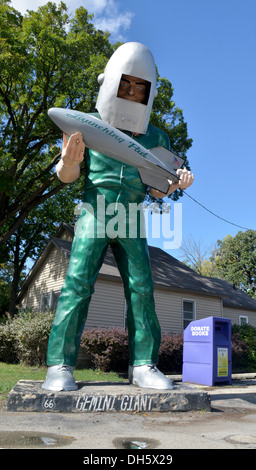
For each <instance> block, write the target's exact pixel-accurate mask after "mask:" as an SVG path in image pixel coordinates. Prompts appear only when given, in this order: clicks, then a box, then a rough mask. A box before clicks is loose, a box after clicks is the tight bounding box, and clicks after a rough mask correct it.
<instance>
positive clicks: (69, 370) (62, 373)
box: [42, 364, 78, 392]
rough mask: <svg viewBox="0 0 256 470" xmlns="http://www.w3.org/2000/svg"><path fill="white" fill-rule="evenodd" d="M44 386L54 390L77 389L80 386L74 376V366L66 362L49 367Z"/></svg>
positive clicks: (46, 388)
mask: <svg viewBox="0 0 256 470" xmlns="http://www.w3.org/2000/svg"><path fill="white" fill-rule="evenodd" d="M42 388H44V389H45V390H52V391H54V392H60V391H62V390H67V391H70V390H77V389H78V386H77V385H76V382H75V379H74V377H73V367H70V366H66V365H65V364H61V365H58V366H50V367H48V371H47V376H46V379H45V382H44V383H43V385H42Z"/></svg>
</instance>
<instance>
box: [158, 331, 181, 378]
mask: <svg viewBox="0 0 256 470" xmlns="http://www.w3.org/2000/svg"><path fill="white" fill-rule="evenodd" d="M182 361H183V335H181V334H180V335H178V334H174V333H165V334H163V335H162V341H161V346H160V350H159V361H158V367H159V369H160V370H161V372H165V373H176V374H181V373H182Z"/></svg>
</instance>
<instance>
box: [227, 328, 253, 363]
mask: <svg viewBox="0 0 256 470" xmlns="http://www.w3.org/2000/svg"><path fill="white" fill-rule="evenodd" d="M232 366H233V368H237V369H240V370H246V371H250V370H251V371H255V369H256V328H255V327H253V326H251V325H249V324H245V325H242V326H239V325H233V326H232Z"/></svg>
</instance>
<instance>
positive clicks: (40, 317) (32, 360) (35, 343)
mask: <svg viewBox="0 0 256 470" xmlns="http://www.w3.org/2000/svg"><path fill="white" fill-rule="evenodd" d="M53 317H54V314H53V312H44V313H42V312H32V311H25V312H22V311H21V312H19V314H17V315H15V316H14V318H13V319H12V320H8V321H7V322H6V323H5V324H2V325H0V360H1V361H2V362H10V363H14V362H23V363H24V364H26V365H29V366H31V365H35V366H41V365H45V364H46V354H47V345H48V339H49V334H50V331H51V326H52V321H53Z"/></svg>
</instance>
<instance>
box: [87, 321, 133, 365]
mask: <svg viewBox="0 0 256 470" xmlns="http://www.w3.org/2000/svg"><path fill="white" fill-rule="evenodd" d="M81 346H82V347H83V348H85V350H86V352H87V353H88V355H89V356H90V358H91V361H92V364H93V367H95V369H100V370H102V371H103V372H109V371H111V370H112V371H118V372H123V371H124V370H125V371H127V367H128V361H129V350H128V334H127V332H126V331H124V330H123V329H121V328H97V329H93V330H85V331H84V332H83V334H82V338H81Z"/></svg>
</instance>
